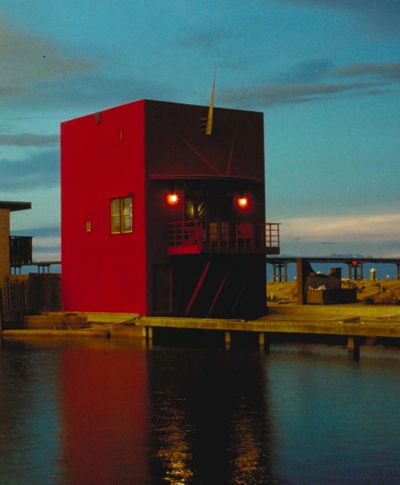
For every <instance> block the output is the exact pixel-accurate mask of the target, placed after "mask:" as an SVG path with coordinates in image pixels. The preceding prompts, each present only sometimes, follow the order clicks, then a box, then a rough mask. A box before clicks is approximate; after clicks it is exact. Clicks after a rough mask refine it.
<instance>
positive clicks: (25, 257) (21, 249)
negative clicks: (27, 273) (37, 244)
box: [10, 236, 32, 267]
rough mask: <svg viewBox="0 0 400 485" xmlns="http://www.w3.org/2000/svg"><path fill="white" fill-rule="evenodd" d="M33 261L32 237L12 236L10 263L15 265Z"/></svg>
mask: <svg viewBox="0 0 400 485" xmlns="http://www.w3.org/2000/svg"><path fill="white" fill-rule="evenodd" d="M31 263H32V237H31V236H10V265H11V266H13V267H18V266H22V265H24V264H31Z"/></svg>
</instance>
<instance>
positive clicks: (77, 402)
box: [60, 343, 149, 484]
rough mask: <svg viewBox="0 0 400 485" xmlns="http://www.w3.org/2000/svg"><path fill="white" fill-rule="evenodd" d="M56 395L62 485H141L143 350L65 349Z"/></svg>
mask: <svg viewBox="0 0 400 485" xmlns="http://www.w3.org/2000/svg"><path fill="white" fill-rule="evenodd" d="M60 394H61V397H62V398H61V415H62V430H63V431H62V437H61V438H62V443H63V455H62V468H63V474H64V475H65V477H66V481H67V483H73V484H80V483H82V484H86V483H97V484H99V483H120V482H129V483H145V482H147V481H148V479H149V476H148V469H147V436H148V422H147V414H148V412H147V409H148V389H147V363H146V354H145V352H143V351H141V350H137V349H131V348H129V347H127V348H124V347H122V348H121V347H117V348H115V347H113V346H112V345H110V344H109V343H105V344H103V345H101V344H99V343H97V345H96V346H94V347H93V346H92V347H91V348H88V347H87V346H85V347H76V346H71V347H69V348H67V349H65V351H64V352H63V354H62V359H61V375H60Z"/></svg>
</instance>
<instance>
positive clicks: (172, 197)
mask: <svg viewBox="0 0 400 485" xmlns="http://www.w3.org/2000/svg"><path fill="white" fill-rule="evenodd" d="M166 201H167V204H168V205H170V206H171V207H174V206H177V205H178V204H179V195H178V194H177V193H176V192H168V194H167V196H166Z"/></svg>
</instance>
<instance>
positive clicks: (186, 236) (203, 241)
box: [168, 220, 280, 255]
mask: <svg viewBox="0 0 400 485" xmlns="http://www.w3.org/2000/svg"><path fill="white" fill-rule="evenodd" d="M279 245H280V239H279V224H277V223H265V224H255V223H251V222H222V221H218V222H202V221H199V220H187V221H179V222H171V223H169V224H168V254H170V255H174V254H176V255H177V254H200V253H226V254H229V253H242V254H279V249H280V248H279Z"/></svg>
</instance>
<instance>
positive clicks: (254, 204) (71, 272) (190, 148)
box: [61, 100, 279, 317]
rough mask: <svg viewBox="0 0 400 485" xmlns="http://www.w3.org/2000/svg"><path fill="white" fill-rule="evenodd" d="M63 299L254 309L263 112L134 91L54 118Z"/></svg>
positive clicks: (103, 306)
mask: <svg viewBox="0 0 400 485" xmlns="http://www.w3.org/2000/svg"><path fill="white" fill-rule="evenodd" d="M61 202H62V210H61V212H62V216H61V220H62V229H61V237H62V296H63V304H64V308H65V310H66V311H84V312H137V313H140V314H144V315H175V316H201V317H207V316H209V317H213V316H218V317H219V316H230V317H250V316H257V315H261V314H264V313H265V304H266V302H265V299H266V295H265V283H266V275H265V270H266V265H265V255H266V254H268V253H269V254H277V253H279V225H278V224H268V223H266V222H265V174H264V129H263V115H262V113H257V112H251V111H240V110H234V109H221V108H214V109H213V110H212V111H210V107H207V106H193V105H185V104H178V103H170V102H160V101H149V100H140V101H136V102H131V103H128V104H125V105H122V106H118V107H115V108H111V109H106V110H104V111H101V112H98V113H94V114H89V115H87V116H83V117H80V118H76V119H73V120H70V121H65V122H63V123H62V124H61Z"/></svg>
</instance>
